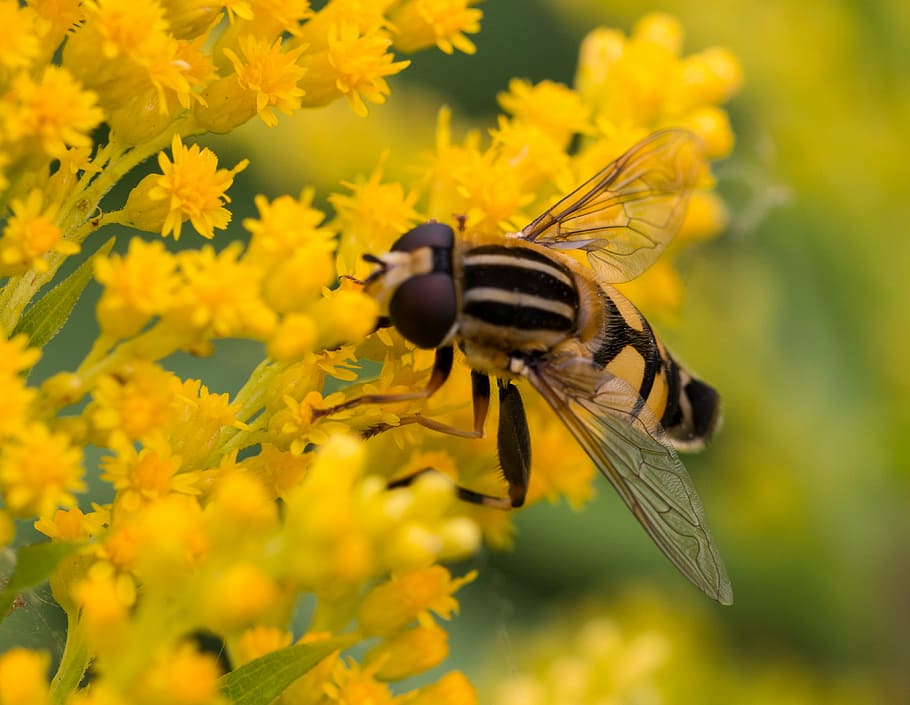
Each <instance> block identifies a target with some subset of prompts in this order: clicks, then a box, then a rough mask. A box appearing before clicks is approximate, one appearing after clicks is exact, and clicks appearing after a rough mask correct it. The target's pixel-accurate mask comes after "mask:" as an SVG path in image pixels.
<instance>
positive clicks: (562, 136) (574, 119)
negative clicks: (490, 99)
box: [497, 78, 590, 149]
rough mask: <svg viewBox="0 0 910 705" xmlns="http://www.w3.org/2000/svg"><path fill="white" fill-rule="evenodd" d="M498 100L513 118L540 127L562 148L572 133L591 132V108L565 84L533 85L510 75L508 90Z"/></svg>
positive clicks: (548, 82) (542, 82) (546, 82)
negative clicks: (589, 119) (589, 120)
mask: <svg viewBox="0 0 910 705" xmlns="http://www.w3.org/2000/svg"><path fill="white" fill-rule="evenodd" d="M497 99H498V101H499V104H500V105H501V106H502V109H503V110H505V111H506V112H507V113H511V114H512V116H513V118H514V119H515V120H517V121H519V122H522V123H528V124H530V125H533V126H535V127H538V128H540V129H541V130H542V131H543V132H544V133H545V134H547V135H548V136H549V137H550V138H551V139H552V140H553V141H554V142H555V143H556V144H557V145H559V147H560V148H561V149H565V148H566V147H568V144H569V140H570V139H571V138H572V136H573V135H575V134H578V133H584V132H588V131H590V125H589V122H588V117H589V114H590V108H588V106H587V105H585V104H584V102H583V101H582V99H581V96H580V95H579V94H578V93H576V92H575V91H573V90H572V89H571V88H569V87H568V86H564V85H562V84H559V83H555V82H553V81H541V82H540V83H537V84H534V85H532V84H531V83H530V82H529V81H527V80H524V79H520V78H513V79H512V80H511V81H509V91H508V93H500V94H499V96H498V97H497Z"/></svg>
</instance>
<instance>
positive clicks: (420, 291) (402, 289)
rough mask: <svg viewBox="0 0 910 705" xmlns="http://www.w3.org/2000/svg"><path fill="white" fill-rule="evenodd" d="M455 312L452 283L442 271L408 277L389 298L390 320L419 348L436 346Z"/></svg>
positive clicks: (450, 326)
mask: <svg viewBox="0 0 910 705" xmlns="http://www.w3.org/2000/svg"><path fill="white" fill-rule="evenodd" d="M412 232H413V231H412ZM456 315H457V311H456V302H455V283H454V281H453V280H452V276H451V275H450V274H447V273H444V272H435V273H433V274H421V275H418V276H415V277H411V278H410V279H408V280H406V281H405V282H404V283H402V284H401V286H399V287H398V288H397V289H396V290H395V293H394V294H393V295H392V300H391V301H389V316H390V317H391V319H392V323H394V324H395V327H396V328H397V329H398V330H399V332H400V333H401V334H402V335H403V336H404V337H405V338H407V339H408V340H410V341H411V342H412V343H414V344H415V345H417V346H418V347H421V348H436V347H439V345H440V344H441V343H442V341H443V340H445V337H446V335H447V334H448V332H449V331H450V330H451V329H452V326H453V325H455V318H456Z"/></svg>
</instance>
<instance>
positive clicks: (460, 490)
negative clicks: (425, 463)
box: [386, 467, 512, 509]
mask: <svg viewBox="0 0 910 705" xmlns="http://www.w3.org/2000/svg"><path fill="white" fill-rule="evenodd" d="M428 472H438V471H437V470H436V468H429V467H428V468H421V469H420V470H418V471H417V472H412V473H411V474H410V475H405V476H404V477H400V478H398V479H397V480H392V481H391V482H390V483H389V484H388V485H386V487H387V488H388V489H390V490H394V489H397V488H399V487H408V486H409V485H412V484H413V483H414V481H415V480H416V479H417V478H418V477H420V476H421V475H425V474H426V473H428ZM446 479H448V477H447V476H446ZM452 485H453V487H454V489H455V494H456V495H457V496H458V499H460V500H461V501H463V502H469V503H470V504H480V505H481V506H484V507H492V508H493V509H511V508H512V504H511V502H510V501H509V500H508V499H507V498H505V497H493V496H492V495H488V494H483V493H481V492H475V491H474V490H469V489H468V488H467V487H462V486H461V485H458V484H455V483H454V482H453V483H452Z"/></svg>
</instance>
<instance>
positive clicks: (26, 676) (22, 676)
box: [0, 647, 51, 705]
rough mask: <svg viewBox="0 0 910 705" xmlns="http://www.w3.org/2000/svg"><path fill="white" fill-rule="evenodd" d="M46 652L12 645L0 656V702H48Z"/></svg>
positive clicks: (27, 704)
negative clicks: (12, 646)
mask: <svg viewBox="0 0 910 705" xmlns="http://www.w3.org/2000/svg"><path fill="white" fill-rule="evenodd" d="M50 660H51V658H50V654H47V653H44V652H37V651H30V650H28V649H23V648H18V647H17V648H13V649H10V650H9V651H7V652H5V653H4V654H2V655H0V702H2V703H3V704H4V705H46V704H47V703H50V702H51V700H50V692H49V688H48V682H47V670H48V668H49V666H50Z"/></svg>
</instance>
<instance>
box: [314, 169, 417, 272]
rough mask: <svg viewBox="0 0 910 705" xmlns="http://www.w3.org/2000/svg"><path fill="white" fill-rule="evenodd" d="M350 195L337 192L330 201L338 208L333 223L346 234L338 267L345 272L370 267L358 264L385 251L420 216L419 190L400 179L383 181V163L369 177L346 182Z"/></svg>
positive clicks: (343, 183)
mask: <svg viewBox="0 0 910 705" xmlns="http://www.w3.org/2000/svg"><path fill="white" fill-rule="evenodd" d="M341 185H342V186H344V187H345V188H346V189H348V190H349V191H350V192H351V193H350V195H347V194H341V193H333V194H331V195H330V196H329V203H331V204H332V206H333V207H334V208H335V214H336V216H335V220H334V221H333V225H335V226H336V227H338V228H339V229H340V230H342V231H343V232H344V234H345V237H344V240H342V242H341V244H340V246H339V248H338V262H339V265H338V268H339V270H340V271H341V272H342V273H345V274H351V273H353V274H356V273H358V271H359V270H362V271H360V273H363V271H365V270H366V267H358V264H362V263H360V261H359V260H360V255H361V254H362V253H364V252H371V253H372V252H385V251H386V250H388V249H389V248H390V247H391V246H392V243H393V242H394V241H395V240H396V239H397V238H398V237H399V236H400V235H401V233H403V232H407V230H408V229H409V228H410V227H411V226H412V225H414V224H416V223H417V221H418V219H419V215H418V213H417V211H416V210H415V209H414V205H415V204H416V202H417V196H418V194H417V191H416V190H415V189H413V188H412V189H410V190H409V191H405V189H404V187H403V186H402V185H401V184H400V183H397V182H383V170H382V165H381V164H380V165H379V166H377V167H376V168H375V169H374V170H373V171H372V173H371V174H370V175H369V177H367V178H366V179H358V180H356V181H342V182H341Z"/></svg>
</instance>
